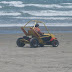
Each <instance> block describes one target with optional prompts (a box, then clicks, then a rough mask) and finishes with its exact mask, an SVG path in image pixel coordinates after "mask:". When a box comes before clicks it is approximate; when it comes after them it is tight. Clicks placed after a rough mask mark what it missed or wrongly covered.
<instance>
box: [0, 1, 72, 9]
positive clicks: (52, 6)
mask: <svg viewBox="0 0 72 72" xmlns="http://www.w3.org/2000/svg"><path fill="white" fill-rule="evenodd" d="M0 3H3V4H9V6H14V7H25V6H35V7H42V8H43V7H44V8H72V3H62V4H64V6H62V5H60V4H24V3H23V2H22V1H1V2H0ZM65 4H66V5H65ZM67 4H68V5H71V6H67Z"/></svg>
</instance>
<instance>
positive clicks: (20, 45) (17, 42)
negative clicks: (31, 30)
mask: <svg viewBox="0 0 72 72" xmlns="http://www.w3.org/2000/svg"><path fill="white" fill-rule="evenodd" d="M21 39H23V38H18V39H17V41H16V44H17V46H18V47H23V46H24V45H25V43H24V42H22V41H21Z"/></svg>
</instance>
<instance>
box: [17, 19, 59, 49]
mask: <svg viewBox="0 0 72 72" xmlns="http://www.w3.org/2000/svg"><path fill="white" fill-rule="evenodd" d="M32 22H33V24H32ZM29 24H30V25H31V24H32V25H33V26H30V25H29ZM36 24H41V25H44V26H43V27H45V29H46V30H47V32H48V33H44V35H43V36H41V35H40V34H39V33H37V32H36V31H35V30H34V27H35V25H36ZM21 30H22V31H23V32H24V34H25V36H23V37H21V38H18V39H17V41H16V44H17V46H18V47H23V46H24V45H25V44H30V46H31V47H33V48H36V47H38V46H40V47H43V46H44V45H52V46H53V47H58V45H59V42H58V40H57V38H55V36H54V35H53V34H51V33H50V32H49V30H48V28H47V27H46V25H45V23H44V22H42V21H38V20H31V21H28V22H27V23H26V24H25V25H24V26H23V27H21Z"/></svg>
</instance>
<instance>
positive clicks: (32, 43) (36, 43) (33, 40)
mask: <svg viewBox="0 0 72 72" xmlns="http://www.w3.org/2000/svg"><path fill="white" fill-rule="evenodd" d="M38 44H39V41H38V39H37V38H32V39H31V40H30V46H31V47H32V48H36V47H38Z"/></svg>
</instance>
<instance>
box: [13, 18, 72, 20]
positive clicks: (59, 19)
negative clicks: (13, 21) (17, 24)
mask: <svg viewBox="0 0 72 72" xmlns="http://www.w3.org/2000/svg"><path fill="white" fill-rule="evenodd" d="M12 18H17V19H44V20H49V19H51V20H66V19H69V20H70V19H72V18H70V17H12Z"/></svg>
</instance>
